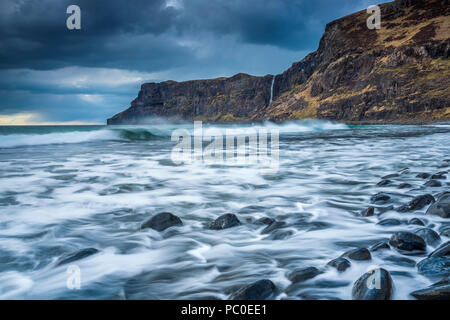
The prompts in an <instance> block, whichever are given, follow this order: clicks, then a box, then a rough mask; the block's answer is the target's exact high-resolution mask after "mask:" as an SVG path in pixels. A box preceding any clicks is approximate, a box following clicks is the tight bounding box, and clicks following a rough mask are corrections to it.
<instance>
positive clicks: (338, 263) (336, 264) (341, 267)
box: [327, 257, 352, 272]
mask: <svg viewBox="0 0 450 320" xmlns="http://www.w3.org/2000/svg"><path fill="white" fill-rule="evenodd" d="M327 265H329V266H331V267H333V268H336V269H337V270H338V271H339V272H344V271H345V270H347V269H348V268H350V267H351V265H352V264H351V263H350V261H348V260H347V259H345V258H342V257H340V258H336V259H334V260H331V261H330V262H328V264H327Z"/></svg>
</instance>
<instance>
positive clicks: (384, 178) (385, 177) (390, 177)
mask: <svg viewBox="0 0 450 320" xmlns="http://www.w3.org/2000/svg"><path fill="white" fill-rule="evenodd" d="M397 177H400V175H399V174H398V173H392V174H388V175H386V176H384V177H381V179H383V180H387V179H392V178H397Z"/></svg>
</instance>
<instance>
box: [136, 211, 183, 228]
mask: <svg viewBox="0 0 450 320" xmlns="http://www.w3.org/2000/svg"><path fill="white" fill-rule="evenodd" d="M181 225H183V222H182V221H181V219H180V218H178V217H177V216H176V215H174V214H172V213H170V212H161V213H158V214H156V215H154V216H153V217H151V218H150V219H149V220H147V221H146V222H144V223H143V224H142V225H141V229H147V228H151V229H154V230H156V231H159V232H161V231H164V230H166V229H167V228H170V227H173V226H181Z"/></svg>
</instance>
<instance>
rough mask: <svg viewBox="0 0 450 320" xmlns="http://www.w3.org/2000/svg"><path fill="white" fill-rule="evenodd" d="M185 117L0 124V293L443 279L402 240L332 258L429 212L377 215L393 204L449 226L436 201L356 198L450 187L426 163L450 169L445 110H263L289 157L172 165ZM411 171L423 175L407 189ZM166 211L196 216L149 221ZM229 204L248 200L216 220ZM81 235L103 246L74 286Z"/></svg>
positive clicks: (307, 290)
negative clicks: (300, 279)
mask: <svg viewBox="0 0 450 320" xmlns="http://www.w3.org/2000/svg"><path fill="white" fill-rule="evenodd" d="M180 127H182V128H186V129H187V130H189V131H191V132H192V126H191V125H188V124H185V125H170V124H164V125H155V126H136V127H101V126H100V127H92V128H86V127H84V128H81V127H73V128H65V129H60V128H57V127H55V128H46V129H42V128H41V129H40V128H32V129H26V128H18V127H15V128H2V130H1V131H0V132H1V135H0V161H1V170H0V179H1V183H0V260H1V263H0V298H2V299H36V298H38V299H86V298H88V299H124V298H129V299H207V298H208V299H209V298H213V299H226V298H228V297H229V295H230V293H232V292H233V291H234V290H236V288H239V287H240V286H242V285H245V284H249V283H251V282H253V281H256V280H259V279H262V278H268V279H271V280H272V281H273V282H274V283H275V284H276V285H277V287H278V288H279V289H280V294H279V295H278V296H277V297H276V298H277V299H302V298H317V299H350V298H351V287H352V285H353V282H354V281H355V280H356V279H357V278H358V277H359V276H361V275H362V274H363V273H364V272H365V271H366V270H367V269H368V268H369V267H370V266H373V265H378V266H381V267H383V268H385V269H387V270H388V271H389V272H390V273H391V276H392V278H393V280H394V285H395V292H394V298H395V299H411V298H412V297H411V296H410V295H409V293H410V292H412V291H414V290H417V289H420V288H423V287H426V286H428V285H430V284H431V283H432V280H430V279H428V278H426V277H424V276H421V275H419V274H418V272H417V268H416V267H415V266H414V265H405V264H398V263H396V262H392V259H391V258H392V257H394V258H395V257H401V255H400V254H399V253H396V252H395V251H394V250H390V251H377V252H373V253H372V260H370V261H360V262H358V261H352V267H351V268H350V269H348V270H347V271H346V272H344V273H338V272H337V271H336V270H335V269H332V268H328V267H326V264H327V262H328V261H330V260H332V259H334V258H336V257H338V256H340V255H341V254H342V253H343V252H345V251H347V250H349V249H352V248H354V247H360V246H365V247H368V246H370V245H372V244H374V243H376V242H378V241H380V240H386V239H389V238H390V236H391V235H392V233H393V232H395V231H405V230H409V231H414V230H415V229H417V228H418V227H417V226H412V225H407V224H403V225H400V226H394V227H386V226H380V225H377V224H376V223H377V222H378V221H379V220H380V219H384V218H399V219H401V220H405V221H407V220H409V219H410V218H412V217H419V218H422V219H423V220H425V221H426V222H427V223H428V226H430V227H432V228H433V229H435V230H436V231H438V230H439V229H440V228H441V227H442V226H443V225H448V224H449V223H448V222H446V221H444V219H441V218H439V217H433V216H428V215H427V216H425V215H424V212H425V211H426V208H424V209H422V210H420V211H417V212H413V213H398V212H396V211H395V210H387V211H386V212H384V213H383V214H382V215H381V216H374V217H370V218H364V217H361V216H359V214H358V213H359V212H360V211H361V210H362V209H365V208H366V207H367V206H369V205H370V201H369V198H370V196H372V195H373V194H375V193H377V192H381V191H382V192H386V193H388V194H390V195H391V197H392V201H390V202H389V203H387V204H386V205H382V206H377V205H375V207H376V208H377V212H379V210H378V209H380V207H385V206H388V205H393V206H394V207H398V206H399V205H401V204H404V203H406V202H408V201H410V200H411V199H412V197H414V196H416V195H421V194H425V193H431V194H433V195H436V194H438V193H440V192H442V191H444V190H448V180H442V182H443V186H442V187H438V188H428V187H424V186H423V184H424V182H426V180H423V179H420V178H416V175H417V173H420V172H429V173H436V172H439V171H447V170H448V167H447V168H445V167H444V166H445V165H446V164H449V163H448V160H449V158H450V152H449V151H450V150H449V146H448V141H449V138H450V127H449V126H448V125H445V124H444V125H436V126H358V127H348V126H346V125H343V124H335V123H330V122H322V121H307V122H291V123H286V124H282V125H277V124H273V123H265V124H259V125H255V127H256V128H267V129H278V130H279V131H280V152H279V161H280V165H279V171H278V172H277V173H272V174H265V173H264V172H261V170H259V168H258V167H257V166H255V165H251V164H250V165H242V166H226V165H207V164H204V163H198V162H194V163H189V164H182V165H174V164H173V163H172V161H171V151H172V148H173V147H174V146H175V143H174V142H171V139H170V136H171V132H172V130H174V129H175V128H180ZM228 127H232V128H234V129H237V130H238V131H239V130H241V131H242V133H243V134H245V132H247V129H248V126H238V125H234V126H218V128H219V129H224V128H228ZM446 160H447V161H446ZM405 169H407V170H405ZM399 172H401V174H400V176H399V177H397V178H393V179H392V180H393V181H394V185H392V186H389V187H379V186H377V185H376V184H377V183H378V182H379V181H380V180H381V177H382V176H385V175H387V174H390V173H399ZM400 183H410V184H411V185H412V187H411V188H409V189H403V190H400V189H398V185H399V184H400ZM381 209H382V208H381ZM163 211H168V212H172V213H173V214H176V215H177V216H179V217H180V218H181V219H182V221H183V226H181V227H175V228H170V229H167V230H166V231H164V232H161V233H160V232H157V231H155V230H151V229H148V230H140V225H141V223H143V222H144V221H146V220H147V219H148V218H149V217H151V216H152V215H154V214H156V213H159V212H163ZM224 213H234V214H236V215H237V216H238V218H239V219H240V221H241V222H242V225H241V226H238V227H235V228H231V229H226V230H221V231H215V230H208V229H206V228H205V224H207V223H209V222H211V221H213V220H214V219H215V218H217V217H218V216H220V215H222V214H224ZM262 217H270V218H273V219H276V220H277V221H283V222H285V226H284V228H282V229H281V231H280V232H278V231H277V232H278V233H275V234H274V233H272V234H261V231H262V229H263V228H264V226H260V225H256V224H255V223H254V221H256V220H257V219H259V218H262ZM280 233H281V234H280ZM275 235H278V237H275ZM447 240H448V238H445V237H442V241H447ZM84 248H96V249H98V250H99V252H98V253H97V254H95V255H92V256H89V257H87V258H85V259H82V260H79V261H76V262H73V263H71V264H75V265H77V266H78V267H79V268H80V271H81V289H80V290H69V289H68V288H67V285H66V284H67V279H68V277H69V276H70V275H69V274H68V273H67V267H68V265H62V266H57V261H58V259H60V258H61V257H62V256H64V255H66V254H69V253H73V252H76V251H77V250H80V249H84ZM433 249H434V248H433V247H431V246H428V248H427V250H428V252H431V251H432V250H433ZM408 258H410V259H412V260H414V261H416V262H417V261H420V260H421V259H423V257H420V256H418V257H417V256H412V257H411V256H409V257H408ZM309 266H314V267H317V268H319V269H320V270H322V271H323V273H322V274H320V275H319V276H317V277H315V278H314V279H311V280H308V281H307V282H305V283H303V284H302V285H301V286H298V287H296V288H294V289H292V290H288V291H285V289H286V288H287V287H288V286H289V285H290V281H289V280H288V279H287V273H289V272H290V271H292V270H293V269H295V268H299V267H309Z"/></svg>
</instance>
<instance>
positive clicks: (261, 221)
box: [255, 217, 275, 226]
mask: <svg viewBox="0 0 450 320" xmlns="http://www.w3.org/2000/svg"><path fill="white" fill-rule="evenodd" d="M274 222H275V220H274V219H272V218H269V217H264V218H260V219H258V220H256V221H255V224H256V225H267V226H268V225H271V224H272V223H274Z"/></svg>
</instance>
